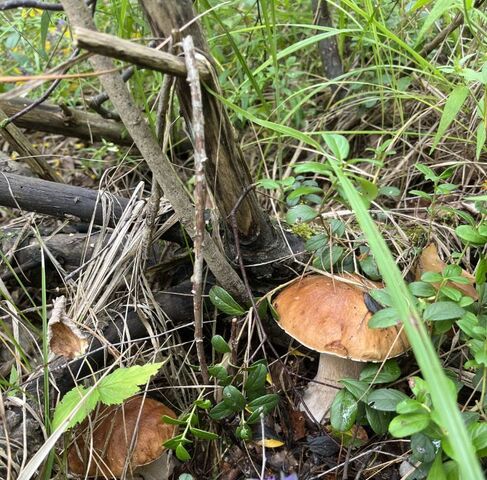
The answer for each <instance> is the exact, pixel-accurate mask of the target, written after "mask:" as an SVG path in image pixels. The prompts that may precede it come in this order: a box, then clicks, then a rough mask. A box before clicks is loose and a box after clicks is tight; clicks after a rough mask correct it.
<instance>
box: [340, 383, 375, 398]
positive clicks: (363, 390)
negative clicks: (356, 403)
mask: <svg viewBox="0 0 487 480" xmlns="http://www.w3.org/2000/svg"><path fill="white" fill-rule="evenodd" d="M340 383H341V384H342V385H343V386H344V387H345V388H346V389H347V390H348V391H349V392H350V393H351V394H352V395H353V396H354V397H355V399H356V400H362V401H364V402H365V401H366V395H367V393H368V391H369V390H370V385H369V384H368V383H367V382H361V381H360V380H354V379H353V378H342V379H341V380H340Z"/></svg>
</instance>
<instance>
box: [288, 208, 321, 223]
mask: <svg viewBox="0 0 487 480" xmlns="http://www.w3.org/2000/svg"><path fill="white" fill-rule="evenodd" d="M317 216H318V212H317V211H316V210H314V209H313V208H311V207H310V206H309V205H304V204H303V205H296V206H295V207H292V208H290V209H289V210H288V212H287V214H286V222H287V223H288V224H290V225H293V224H295V223H305V222H309V221H310V220H313V219H314V218H316V217H317Z"/></svg>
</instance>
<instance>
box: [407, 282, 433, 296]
mask: <svg viewBox="0 0 487 480" xmlns="http://www.w3.org/2000/svg"><path fill="white" fill-rule="evenodd" d="M408 288H409V291H410V292H411V293H412V294H413V295H414V296H415V297H424V298H428V297H433V296H434V295H436V288H435V287H433V285H430V284H429V283H426V282H412V283H410V284H409V285H408Z"/></svg>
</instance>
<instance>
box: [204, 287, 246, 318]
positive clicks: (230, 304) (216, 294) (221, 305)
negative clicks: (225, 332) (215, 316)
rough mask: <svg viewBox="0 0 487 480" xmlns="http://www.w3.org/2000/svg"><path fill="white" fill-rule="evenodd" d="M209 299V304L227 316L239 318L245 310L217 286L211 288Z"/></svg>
mask: <svg viewBox="0 0 487 480" xmlns="http://www.w3.org/2000/svg"><path fill="white" fill-rule="evenodd" d="M209 297H210V300H211V303H213V305H215V307H216V308H218V310H220V311H222V312H223V313H226V314H227V315H233V316H241V315H244V314H245V309H244V308H242V307H241V306H240V305H239V304H238V303H237V302H236V301H235V300H234V299H233V297H232V296H231V295H230V294H229V293H228V292H227V291H226V290H225V289H223V288H222V287H219V286H218V285H214V286H213V287H211V289H210V294H209Z"/></svg>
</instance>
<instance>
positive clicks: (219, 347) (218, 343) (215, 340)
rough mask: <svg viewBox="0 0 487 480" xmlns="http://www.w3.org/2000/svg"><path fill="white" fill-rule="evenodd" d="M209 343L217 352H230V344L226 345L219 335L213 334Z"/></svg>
mask: <svg viewBox="0 0 487 480" xmlns="http://www.w3.org/2000/svg"><path fill="white" fill-rule="evenodd" d="M211 344H212V345H213V348H214V349H215V350H216V351H217V352H218V353H228V352H231V348H230V345H228V343H227V342H226V341H225V339H224V338H223V337H222V336H221V335H213V337H211Z"/></svg>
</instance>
